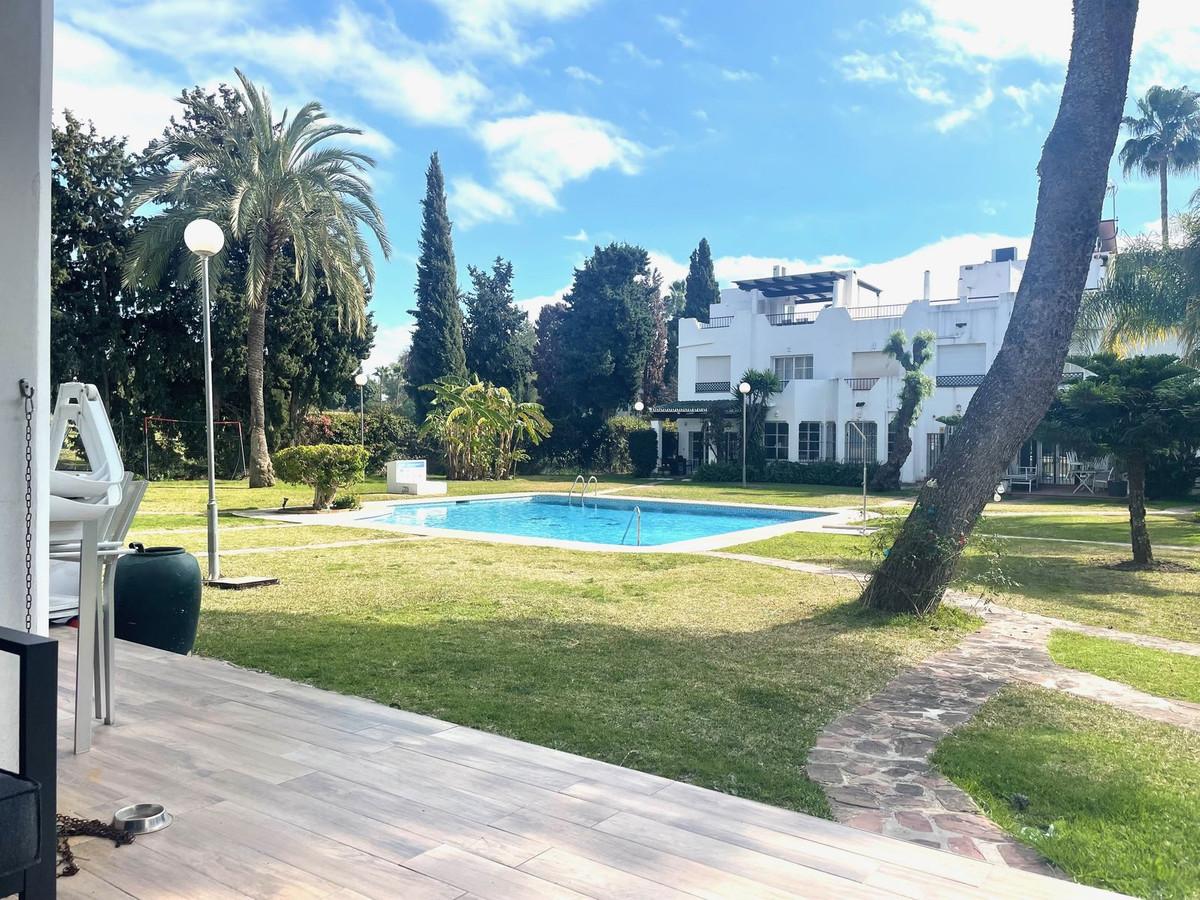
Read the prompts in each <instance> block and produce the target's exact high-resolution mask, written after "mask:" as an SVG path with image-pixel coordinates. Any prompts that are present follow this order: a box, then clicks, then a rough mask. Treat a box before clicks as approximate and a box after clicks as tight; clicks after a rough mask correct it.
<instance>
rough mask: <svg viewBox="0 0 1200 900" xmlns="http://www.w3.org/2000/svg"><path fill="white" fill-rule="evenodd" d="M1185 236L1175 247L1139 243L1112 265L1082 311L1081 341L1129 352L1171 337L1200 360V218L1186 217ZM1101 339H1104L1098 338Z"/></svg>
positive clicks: (1191, 357) (1187, 356) (1186, 354)
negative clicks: (1102, 285) (1102, 283)
mask: <svg viewBox="0 0 1200 900" xmlns="http://www.w3.org/2000/svg"><path fill="white" fill-rule="evenodd" d="M1182 224H1183V228H1184V234H1185V237H1184V239H1183V240H1182V241H1177V242H1176V246H1174V247H1159V246H1158V245H1157V244H1156V243H1155V242H1153V241H1150V240H1147V239H1145V238H1142V239H1138V240H1135V241H1134V242H1133V243H1132V245H1131V246H1130V247H1128V248H1127V249H1125V250H1122V251H1121V252H1120V253H1119V254H1117V255H1116V256H1115V257H1113V259H1112V260H1111V261H1110V263H1109V272H1108V277H1107V278H1106V279H1105V282H1104V287H1103V288H1101V289H1100V290H1098V291H1093V292H1091V293H1090V294H1089V295H1088V296H1087V297H1085V299H1084V301H1083V306H1082V307H1081V309H1080V313H1079V326H1078V327H1079V329H1080V338H1081V339H1082V340H1081V342H1082V343H1084V344H1093V343H1094V344H1097V345H1098V348H1099V349H1103V350H1107V351H1111V352H1115V353H1118V354H1120V353H1124V352H1126V351H1128V350H1130V349H1132V348H1139V347H1145V346H1146V345H1147V344H1149V343H1151V342H1153V341H1158V340H1161V339H1163V338H1167V337H1174V338H1176V339H1178V340H1179V342H1180V344H1181V345H1182V350H1183V357H1184V359H1185V360H1186V361H1188V362H1195V361H1197V358H1198V357H1200V215H1194V214H1193V215H1187V216H1183V217H1182ZM1097 336H1098V341H1096V340H1094V338H1095V337H1097Z"/></svg>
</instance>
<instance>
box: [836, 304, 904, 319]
mask: <svg viewBox="0 0 1200 900" xmlns="http://www.w3.org/2000/svg"><path fill="white" fill-rule="evenodd" d="M906 309H908V304H907V303H894V304H892V305H890V306H850V307H847V308H846V312H848V313H850V318H852V319H899V318H900V317H901V316H903V315H904V311H905V310H906Z"/></svg>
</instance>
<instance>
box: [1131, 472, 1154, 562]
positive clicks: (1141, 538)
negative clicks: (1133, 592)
mask: <svg viewBox="0 0 1200 900" xmlns="http://www.w3.org/2000/svg"><path fill="white" fill-rule="evenodd" d="M1127 468H1128V469H1129V472H1128V477H1129V542H1130V545H1131V548H1132V549H1133V561H1134V562H1135V563H1136V564H1137V565H1139V566H1149V565H1153V563H1154V551H1153V549H1152V548H1151V547H1150V532H1149V531H1147V530H1146V460H1145V458H1144V457H1142V456H1136V455H1135V456H1131V457H1130V458H1129V460H1128V464H1127Z"/></svg>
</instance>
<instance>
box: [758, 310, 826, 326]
mask: <svg viewBox="0 0 1200 900" xmlns="http://www.w3.org/2000/svg"><path fill="white" fill-rule="evenodd" d="M817 315H818V313H817V312H816V311H815V310H814V311H810V312H785V313H771V314H770V315H768V316H767V321H768V322H770V323H771V324H772V325H811V324H812V323H813V322H815V321H817Z"/></svg>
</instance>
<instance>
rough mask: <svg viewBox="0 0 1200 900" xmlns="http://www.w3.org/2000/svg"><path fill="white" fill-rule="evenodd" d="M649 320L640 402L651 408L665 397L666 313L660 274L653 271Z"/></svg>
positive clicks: (656, 270)
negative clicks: (647, 347)
mask: <svg viewBox="0 0 1200 900" xmlns="http://www.w3.org/2000/svg"><path fill="white" fill-rule="evenodd" d="M649 299H650V320H651V323H652V326H653V332H652V333H651V335H650V349H649V351H648V352H647V353H646V367H645V369H644V370H643V371H642V396H641V399H642V402H644V403H645V404H646V406H647V407H650V406H653V405H654V404H655V403H658V402H660V401H662V400H665V399H666V397H667V338H668V331H667V311H666V305H665V304H664V303H663V297H662V274H661V273H660V272H659V271H658V269H655V270H654V271H653V272H652V273H651V275H650V298H649Z"/></svg>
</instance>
